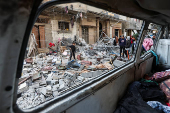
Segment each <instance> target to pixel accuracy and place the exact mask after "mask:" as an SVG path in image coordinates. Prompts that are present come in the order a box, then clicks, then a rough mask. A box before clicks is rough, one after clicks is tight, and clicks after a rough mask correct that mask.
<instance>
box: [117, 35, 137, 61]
mask: <svg viewBox="0 0 170 113" xmlns="http://www.w3.org/2000/svg"><path fill="white" fill-rule="evenodd" d="M118 44H119V46H120V57H124V54H125V55H126V57H128V58H129V51H131V53H132V54H133V52H134V48H135V46H136V38H135V37H134V36H127V37H124V35H122V36H120V37H119V38H118V37H117V36H116V37H115V41H114V45H118ZM122 52H123V55H122Z"/></svg>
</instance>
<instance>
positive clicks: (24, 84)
mask: <svg viewBox="0 0 170 113" xmlns="http://www.w3.org/2000/svg"><path fill="white" fill-rule="evenodd" d="M28 89H29V88H28V85H27V83H26V82H24V83H22V84H21V85H19V92H24V91H27V90H28Z"/></svg>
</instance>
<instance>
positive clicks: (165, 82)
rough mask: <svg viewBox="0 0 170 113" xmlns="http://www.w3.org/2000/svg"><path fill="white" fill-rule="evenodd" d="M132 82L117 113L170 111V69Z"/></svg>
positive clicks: (161, 112)
mask: <svg viewBox="0 0 170 113" xmlns="http://www.w3.org/2000/svg"><path fill="white" fill-rule="evenodd" d="M144 78H145V79H141V80H140V81H135V82H133V83H131V84H130V85H129V87H128V90H127V92H126V94H125V96H124V97H123V98H122V99H121V101H120V102H119V104H118V107H117V109H116V110H115V113H170V70H166V71H163V72H156V73H155V74H153V75H152V76H151V77H149V76H148V75H146V76H145V77H144Z"/></svg>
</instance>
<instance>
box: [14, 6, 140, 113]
mask: <svg viewBox="0 0 170 113" xmlns="http://www.w3.org/2000/svg"><path fill="white" fill-rule="evenodd" d="M80 5H81V7H79V5H76V3H71V4H69V3H68V4H60V5H54V6H50V7H48V8H47V9H45V10H44V11H42V12H41V14H40V15H39V17H38V18H37V21H36V22H35V24H34V27H33V29H32V32H31V34H30V38H29V43H28V46H27V52H26V55H25V60H24V62H23V70H22V76H21V78H20V79H19V83H18V94H19V95H20V96H19V97H18V100H17V104H18V106H19V108H21V109H23V110H24V109H31V108H34V107H35V106H38V105H40V104H42V103H44V102H46V101H48V100H51V99H53V98H58V96H59V95H62V94H63V93H65V92H67V91H69V90H70V89H73V87H74V86H77V87H78V86H79V85H81V84H84V83H87V82H88V81H91V80H93V79H94V78H97V77H100V76H102V75H103V74H104V73H106V72H108V71H112V70H114V69H116V68H119V67H121V66H123V65H124V64H127V63H129V62H130V61H133V60H134V56H135V50H136V49H135V48H136V47H137V46H136V44H137V40H138V39H139V37H138V32H140V30H141V26H142V22H143V21H138V19H136V20H135V19H131V18H130V19H129V17H125V16H122V15H118V14H115V13H112V12H108V11H105V10H101V9H100V10H99V9H98V8H94V7H91V6H88V5H85V4H81V3H80ZM70 6H71V7H70ZM87 9H88V10H87ZM100 11H101V12H100ZM96 16H97V18H96ZM122 26H125V27H122ZM133 35H134V37H135V38H133V37H132V36H133ZM74 88H75V87H74ZM67 89H69V90H67Z"/></svg>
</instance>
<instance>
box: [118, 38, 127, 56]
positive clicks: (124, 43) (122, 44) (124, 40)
mask: <svg viewBox="0 0 170 113" xmlns="http://www.w3.org/2000/svg"><path fill="white" fill-rule="evenodd" d="M125 45H126V39H125V38H124V36H122V38H120V39H119V46H120V57H121V54H122V50H123V57H124V54H125Z"/></svg>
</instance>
